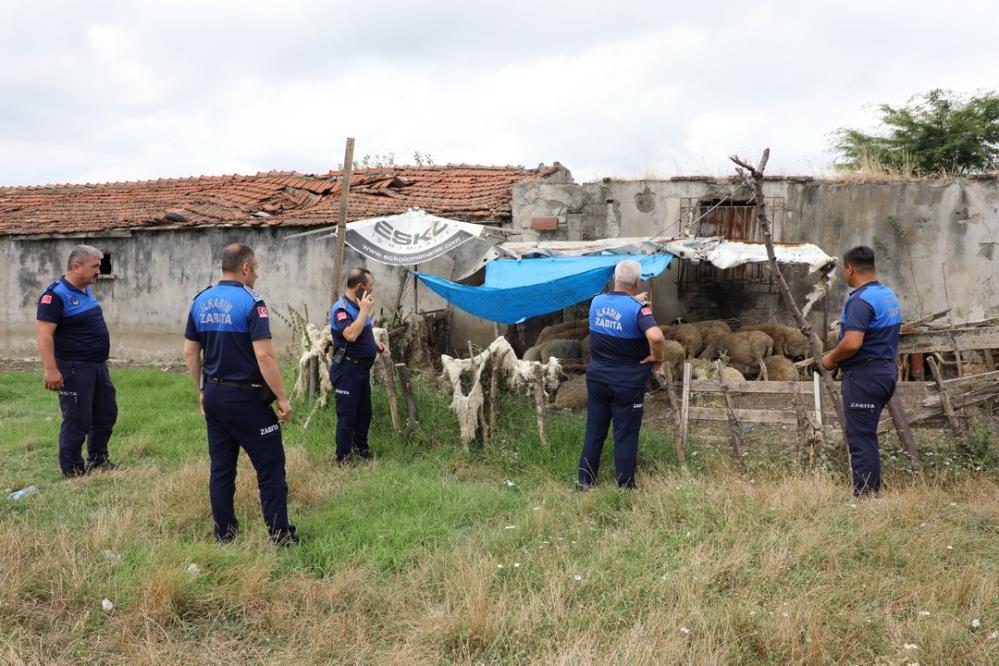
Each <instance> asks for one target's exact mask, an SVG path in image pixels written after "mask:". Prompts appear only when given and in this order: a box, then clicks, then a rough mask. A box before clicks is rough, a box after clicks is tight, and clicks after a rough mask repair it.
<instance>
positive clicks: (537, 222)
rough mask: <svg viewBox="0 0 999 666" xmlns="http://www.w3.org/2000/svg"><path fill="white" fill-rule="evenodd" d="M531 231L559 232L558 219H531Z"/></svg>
mask: <svg viewBox="0 0 999 666" xmlns="http://www.w3.org/2000/svg"><path fill="white" fill-rule="evenodd" d="M531 229H534V230H535V231H558V218H557V217H535V218H532V219H531Z"/></svg>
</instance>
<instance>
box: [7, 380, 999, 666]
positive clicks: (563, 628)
mask: <svg viewBox="0 0 999 666" xmlns="http://www.w3.org/2000/svg"><path fill="white" fill-rule="evenodd" d="M112 375H113V378H114V381H115V383H116V385H117V387H118V399H119V408H120V416H119V421H118V424H117V427H116V429H115V434H114V437H113V439H112V449H111V450H112V455H113V456H114V458H115V459H116V460H117V461H118V462H120V463H122V464H123V465H124V469H122V470H121V471H118V472H114V473H105V474H95V475H93V476H90V477H87V478H85V479H80V480H74V481H69V482H67V481H64V480H62V478H61V476H60V473H59V470H58V465H57V461H56V440H57V435H58V428H59V415H58V407H57V402H56V398H55V396H54V395H52V394H51V393H48V392H46V391H44V390H43V389H42V386H41V376H40V374H38V373H24V372H8V373H0V454H2V456H3V461H4V464H3V465H2V467H0V490H7V489H17V488H20V487H23V486H25V485H28V484H35V485H37V486H39V488H40V489H41V492H40V494H39V495H37V496H35V497H32V498H30V499H28V500H27V501H24V502H17V503H15V502H6V501H0V662H4V663H6V662H10V663H19V662H28V663H32V662H45V663H50V662H56V663H81V662H83V663H233V662H235V661H242V662H246V663H288V662H293V663H329V662H335V663H386V662H388V663H407V664H408V663H473V662H496V663H525V662H540V663H552V662H560V663H607V662H612V663H677V662H684V663H766V664H783V663H903V662H906V663H908V662H917V661H918V662H921V663H967V664H979V663H987V662H988V660H989V659H990V657H988V655H989V654H994V653H995V652H996V651H997V649H999V639H996V638H995V637H993V633H994V632H995V631H996V630H997V629H999V626H997V625H999V619H997V616H999V602H997V599H999V534H997V518H999V492H997V491H999V484H997V481H996V460H997V451H999V448H997V447H999V442H997V441H996V440H997V437H996V434H995V433H994V432H993V431H992V430H989V429H983V430H979V431H977V432H976V433H975V435H974V437H972V438H971V439H970V440H969V441H968V442H967V443H966V444H965V446H964V447H963V448H962V449H961V450H960V451H959V450H958V447H956V446H955V444H954V443H953V442H951V441H948V440H946V439H944V440H940V438H939V437H938V436H937V435H936V434H934V433H924V432H922V431H920V432H917V436H918V437H919V438H920V443H921V444H922V445H923V446H924V454H926V458H927V460H928V471H927V473H926V474H925V475H924V476H922V477H914V476H913V475H912V474H911V473H910V472H909V471H908V469H907V466H906V465H905V464H904V461H903V460H902V458H901V456H900V455H899V453H898V451H897V447H896V446H895V445H894V444H893V443H892V442H891V441H887V442H886V443H885V447H884V448H885V451H884V457H885V464H886V476H887V479H888V485H889V489H888V490H887V491H886V492H885V493H884V494H883V496H882V497H881V498H879V499H877V500H874V501H864V502H856V501H854V500H853V499H852V498H851V497H850V495H849V493H848V489H847V484H846V479H845V478H844V476H843V474H842V473H841V472H837V471H836V468H835V465H834V464H832V462H831V461H832V460H834V459H835V456H829V455H826V456H824V457H823V458H822V459H821V460H820V464H819V466H818V468H817V469H814V470H803V469H802V468H801V463H800V459H801V456H800V455H799V453H798V452H797V451H796V450H794V449H793V448H792V447H788V446H787V445H786V444H783V443H781V442H778V441H774V440H773V437H772V433H770V434H766V433H760V434H758V435H754V437H755V439H754V438H751V441H750V443H749V445H748V448H749V455H748V456H747V460H746V467H747V469H746V471H745V472H744V473H741V474H740V473H737V472H735V471H733V469H732V468H733V465H732V464H731V462H730V459H729V455H728V452H727V449H726V447H724V446H720V447H719V446H712V445H709V444H705V443H699V442H696V441H695V442H694V443H693V444H692V446H691V447H690V449H689V450H688V458H689V464H688V466H687V467H686V468H685V469H681V468H679V467H678V465H677V463H676V460H675V454H674V450H673V442H672V439H671V437H670V435H669V433H666V432H659V431H656V430H654V429H652V428H648V427H646V428H645V429H643V433H642V440H641V448H640V451H641V454H640V462H639V468H640V476H639V483H640V490H639V491H638V492H623V491H618V490H617V489H615V488H613V487H612V485H613V484H612V483H611V479H612V476H613V460H612V446H611V445H610V444H608V446H607V450H606V451H605V454H604V465H603V467H602V469H601V474H600V477H601V487H600V488H599V489H598V490H596V491H594V492H589V493H583V494H580V493H576V492H575V491H574V490H573V489H572V483H573V480H574V477H575V469H576V463H577V459H578V455H579V448H580V444H581V440H582V434H583V428H584V425H585V424H584V419H583V418H582V417H581V416H580V415H578V414H552V415H550V421H549V424H548V426H549V427H548V432H549V439H550V447H548V448H545V447H543V446H542V445H541V444H540V443H539V442H538V441H537V436H536V428H535V424H534V410H533V406H531V405H530V404H528V403H527V401H526V400H525V399H522V398H520V397H516V396H513V397H510V398H509V399H508V400H507V401H506V403H505V404H504V405H503V406H502V409H501V415H500V424H501V427H500V428H499V430H498V432H497V433H495V437H494V438H493V441H492V442H491V443H490V446H489V448H488V449H487V450H481V449H480V448H479V447H477V446H473V447H471V450H466V449H465V448H464V447H463V446H461V445H460V444H459V443H458V441H457V440H458V437H457V434H458V433H457V425H456V422H455V419H454V417H453V416H452V415H451V414H450V411H449V407H448V404H449V397H448V396H446V395H443V394H440V393H437V392H434V391H433V390H430V389H429V388H423V387H421V388H420V389H419V391H418V400H419V404H420V414H421V423H420V426H419V428H418V430H417V432H416V433H415V434H414V436H413V437H412V438H411V439H410V440H409V441H401V440H400V438H399V437H398V436H397V435H396V434H395V433H394V432H392V430H391V428H390V427H388V416H387V411H388V410H387V406H386V396H385V393H384V390H382V389H381V388H379V387H376V389H375V424H374V428H373V432H372V442H371V444H372V448H373V449H374V451H375V452H376V455H377V460H376V461H375V462H373V463H371V464H365V465H361V466H357V467H353V468H347V469H343V468H338V467H336V466H334V465H332V464H331V459H332V449H333V444H332V428H333V416H332V413H331V412H332V410H331V409H325V410H321V411H320V412H318V413H317V414H316V415H315V416H314V417H313V419H312V423H311V425H310V427H309V429H307V430H305V429H303V428H302V423H303V422H304V421H305V418H306V416H307V414H308V412H309V410H310V409H311V406H310V405H307V404H296V405H295V410H296V412H295V417H294V419H293V422H292V423H291V424H289V425H287V426H286V427H285V428H284V430H283V432H284V441H285V445H286V448H287V453H288V474H289V484H290V516H291V518H292V521H293V522H295V523H296V525H297V526H298V528H299V532H300V534H301V536H302V538H303V543H302V546H301V547H299V548H297V549H291V550H277V549H274V548H272V547H270V546H269V545H268V544H267V542H266V534H265V530H264V528H263V524H262V520H261V518H260V513H259V502H258V500H257V497H256V486H255V478H254V474H253V471H252V468H251V467H250V466H249V465H248V463H247V461H245V460H243V461H241V467H240V478H239V482H238V487H237V513H238V516H239V519H240V522H241V525H242V527H243V533H242V535H241V536H240V539H239V540H238V541H237V543H235V544H233V545H231V546H226V547H220V546H217V545H216V544H215V543H214V542H213V539H212V525H211V519H210V512H209V507H208V497H207V477H208V456H207V445H206V440H205V431H204V422H203V419H202V417H201V415H200V413H199V412H198V409H197V403H196V393H195V391H194V389H193V386H192V385H191V382H190V380H189V379H188V378H187V377H186V376H183V375H178V374H174V373H168V372H163V371H161V370H156V369H142V368H128V369H116V370H113V371H112ZM507 481H512V482H513V485H512V487H511V486H510V485H508V484H507V483H506V482H507ZM948 546H951V548H948ZM192 565H195V567H196V571H195V573H193V574H192V573H190V572H189V570H190V567H191V566H192ZM577 576H578V577H579V580H577V578H576V577H577ZM105 598H107V599H109V600H111V601H112V602H113V603H114V605H115V608H114V610H113V611H111V612H104V611H102V610H101V608H100V603H101V600H102V599H105ZM973 619H978V620H979V623H980V626H979V627H972V626H971V621H972V620H973ZM684 630H686V631H684ZM906 644H910V645H911V644H916V645H918V646H919V648H918V649H915V650H907V649H906V647H905V646H906Z"/></svg>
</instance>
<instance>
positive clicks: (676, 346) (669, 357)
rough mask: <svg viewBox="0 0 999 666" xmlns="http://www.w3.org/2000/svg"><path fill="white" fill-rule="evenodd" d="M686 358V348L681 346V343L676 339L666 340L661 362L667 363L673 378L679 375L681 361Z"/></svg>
mask: <svg viewBox="0 0 999 666" xmlns="http://www.w3.org/2000/svg"><path fill="white" fill-rule="evenodd" d="M686 358H687V350H686V349H684V348H683V345H682V344H680V343H679V342H677V341H676V340H667V341H666V352H665V353H664V354H663V363H664V364H666V365H669V368H670V370H671V371H672V372H673V378H674V379H677V378H679V377H680V372H681V371H682V370H683V361H684V359H686Z"/></svg>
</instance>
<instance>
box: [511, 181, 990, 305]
mask: <svg viewBox="0 0 999 666" xmlns="http://www.w3.org/2000/svg"><path fill="white" fill-rule="evenodd" d="M765 195H766V196H767V197H768V198H774V199H775V200H778V201H780V202H782V203H783V205H784V214H783V216H782V218H783V219H781V220H780V224H778V225H777V229H778V233H777V234H776V239H777V240H780V241H784V242H811V243H816V244H817V245H819V246H820V247H822V248H823V249H824V250H825V251H826V252H828V253H829V254H833V255H841V254H842V253H843V251H845V250H846V249H848V248H850V247H853V246H855V245H859V244H866V245H870V246H872V247H873V248H874V249H875V251H876V253H877V256H878V262H879V268H880V272H881V277H882V280H883V281H884V282H885V283H887V284H888V285H890V286H891V287H893V288H895V289H896V290H897V291H898V293H899V295H900V297H901V299H902V303H903V307H904V309H905V313H906V316H911V317H915V316H919V315H923V314H929V313H931V312H934V311H937V310H942V309H945V308H946V307H947V304H948V298H947V294H946V293H945V289H944V286H945V280H944V275H945V274H946V286H947V289H948V291H949V295H950V299H949V302H950V304H951V305H952V306H953V308H954V316H955V318H956V319H957V320H958V321H966V320H974V319H981V318H985V317H989V316H997V315H999V299H997V297H996V288H997V287H999V264H997V262H996V261H995V260H994V256H995V250H996V244H997V243H999V181H997V180H996V179H995V178H978V179H946V180H917V181H908V182H888V183H854V182H832V181H819V180H812V179H807V178H786V179H784V178H780V179H772V180H768V181H767V182H766V185H765ZM726 196H734V197H735V198H743V199H745V198H746V197H747V195H746V193H745V191H742V190H740V189H739V188H738V187H737V186H736V184H735V183H734V182H732V181H730V180H727V179H722V180H713V179H691V178H684V179H673V180H657V181H616V180H609V179H607V180H604V181H601V182H597V183H585V184H581V185H575V184H561V185H555V184H548V183H536V184H522V185H518V186H516V187H515V188H514V202H513V203H514V205H513V210H514V218H513V225H514V227H515V228H520V229H529V228H531V226H532V221H533V220H534V219H535V218H545V217H549V218H551V217H553V218H556V220H557V222H558V228H557V229H556V230H555V231H546V232H541V238H543V239H561V240H589V239H596V238H605V237H616V236H620V237H652V236H656V235H662V236H665V237H673V236H676V235H678V234H679V233H680V231H681V230H682V227H683V224H682V223H683V221H682V220H681V208H682V205H683V202H684V200H685V199H687V200H697V199H700V200H709V199H710V200H715V199H720V198H723V197H726ZM679 264H680V262H679V260H677V261H674V264H673V266H671V270H670V271H669V272H667V273H664V274H663V275H662V276H660V277H659V278H658V279H656V280H655V281H654V283H653V285H652V291H653V296H654V303H655V308H656V316H657V318H658V319H659V320H660V321H668V320H671V319H673V318H674V317H690V315H691V313H690V312H688V311H687V310H688V306H689V303H686V302H684V301H683V300H682V299H681V294H679V293H678V289H677V276H678V275H679V274H680V272H681V271H682V270H683V269H682V268H681V267H680V266H679ZM794 282H795V285H794V286H795V288H796V289H795V290H796V292H797V294H799V295H801V294H803V293H804V292H805V291H807V283H808V282H809V279H808V277H807V276H806V275H804V274H802V272H801V271H795V275H794ZM846 291H847V290H846V286H845V284H844V283H843V281H842V280H841V279H839V280H837V283H836V285H835V288H834V291H833V296H832V303H833V307H832V310H833V316H834V317H835V315H836V312H837V311H838V309H839V304H840V303H841V302H842V300H843V299H844V298H845V295H846ZM774 303H775V304H776V305H774V306H773V307H770V308H769V310H770V312H767V310H768V308H767V307H762V306H760V307H753V306H752V304H748V303H747V308H746V311H747V312H748V313H749V314H750V316H757V317H762V316H775V317H780V316H782V315H783V314H784V313H783V307H782V304H780V302H779V299H776V300H775V301H774Z"/></svg>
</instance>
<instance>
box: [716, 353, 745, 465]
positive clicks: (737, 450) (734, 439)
mask: <svg viewBox="0 0 999 666" xmlns="http://www.w3.org/2000/svg"><path fill="white" fill-rule="evenodd" d="M715 371H716V372H717V373H718V382H719V383H720V384H721V387H722V396H723V397H724V398H725V412H726V413H727V414H728V433H729V444H731V446H732V453H733V454H735V462H736V464H737V465H740V466H741V465H742V433H741V432H740V428H739V419H738V417H736V415H735V405H734V404H733V402H732V394H731V393H729V392H728V387H727V386H726V385H725V373H724V372H722V365H721V361H715Z"/></svg>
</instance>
